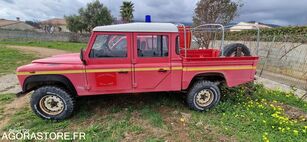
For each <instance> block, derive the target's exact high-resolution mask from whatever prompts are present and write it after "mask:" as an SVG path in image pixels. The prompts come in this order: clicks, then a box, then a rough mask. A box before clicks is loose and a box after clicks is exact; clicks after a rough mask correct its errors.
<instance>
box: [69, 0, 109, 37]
mask: <svg viewBox="0 0 307 142" xmlns="http://www.w3.org/2000/svg"><path fill="white" fill-rule="evenodd" d="M65 19H66V21H67V25H68V26H67V27H68V29H69V30H70V31H72V32H82V31H86V32H90V31H91V30H92V29H93V28H94V27H96V26H103V25H110V24H112V22H113V17H112V15H111V13H110V11H109V10H108V8H107V7H105V6H104V5H103V4H102V3H100V2H99V1H98V0H96V1H94V2H92V3H88V4H87V6H86V7H85V8H80V9H79V15H71V16H65Z"/></svg>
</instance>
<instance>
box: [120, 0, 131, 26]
mask: <svg viewBox="0 0 307 142" xmlns="http://www.w3.org/2000/svg"><path fill="white" fill-rule="evenodd" d="M133 11H134V3H132V2H131V1H123V5H122V6H120V14H121V17H122V20H123V21H124V22H125V23H130V22H132V20H133Z"/></svg>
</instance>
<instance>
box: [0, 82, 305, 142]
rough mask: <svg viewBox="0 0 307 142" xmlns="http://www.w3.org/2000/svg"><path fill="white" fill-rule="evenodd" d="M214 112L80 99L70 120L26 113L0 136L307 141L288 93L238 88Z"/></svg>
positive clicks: (150, 98) (142, 101)
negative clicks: (24, 131) (40, 133)
mask: <svg viewBox="0 0 307 142" xmlns="http://www.w3.org/2000/svg"><path fill="white" fill-rule="evenodd" d="M222 92H223V94H224V95H223V97H222V100H221V102H220V103H219V105H218V106H217V107H215V108H214V109H212V110H209V111H207V112H196V111H191V110H189V109H188V108H187V105H186V104H185V103H184V97H183V95H182V94H167V93H159V94H158V93H156V94H139V95H111V96H100V97H85V98H80V99H79V104H78V106H79V109H78V111H77V112H76V114H74V116H73V117H72V118H70V119H69V120H65V121H61V122H53V121H45V120H42V119H40V118H38V117H37V116H36V115H35V114H34V113H32V111H31V110H30V109H29V107H25V108H24V109H22V110H19V111H18V112H17V113H16V114H15V115H14V116H13V117H12V119H11V121H10V122H9V124H8V125H7V126H6V128H5V129H4V130H6V131H7V130H9V129H29V130H30V131H31V132H38V131H47V132H48V131H69V132H73V131H82V132H85V133H86V140H85V141H148V142H155V141H165V140H168V141H244V142H246V141H253V142H254V141H266V142H267V141H276V142H277V141H278V142H282V141H284V142H290V141H295V142H300V141H301V142H305V141H307V133H306V131H307V121H306V119H307V118H306V113H307V103H306V102H303V101H300V100H299V99H297V98H296V97H295V96H294V95H293V94H292V93H283V92H280V91H272V90H267V89H264V88H263V86H261V85H243V86H240V87H237V88H233V89H225V88H224V89H223V90H222Z"/></svg>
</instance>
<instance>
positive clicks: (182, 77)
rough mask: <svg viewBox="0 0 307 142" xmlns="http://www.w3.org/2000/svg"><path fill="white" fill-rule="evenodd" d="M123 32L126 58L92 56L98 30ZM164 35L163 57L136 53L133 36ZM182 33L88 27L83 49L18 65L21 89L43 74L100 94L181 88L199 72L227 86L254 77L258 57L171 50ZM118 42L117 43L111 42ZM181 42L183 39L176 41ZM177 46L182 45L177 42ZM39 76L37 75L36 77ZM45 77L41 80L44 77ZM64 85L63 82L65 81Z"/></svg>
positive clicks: (77, 89)
mask: <svg viewBox="0 0 307 142" xmlns="http://www.w3.org/2000/svg"><path fill="white" fill-rule="evenodd" d="M101 34H103V35H109V34H117V35H124V36H125V37H126V38H122V40H123V39H125V40H126V42H127V43H126V44H127V57H125V58H91V57H90V52H91V49H92V47H93V44H94V42H95V39H96V37H97V36H98V35H101ZM152 35H163V36H166V37H167V38H168V40H167V43H166V44H167V47H168V51H169V52H168V56H167V57H151V58H143V57H138V56H137V54H138V50H137V48H136V47H137V46H138V45H137V44H138V41H137V38H136V37H137V36H144V37H146V36H152ZM178 36H179V38H180V39H183V38H182V36H183V34H180V31H179V30H178V32H174V31H171V32H167V31H166V32H165V31H162V32H161V31H148V32H146V31H138V30H136V31H127V30H123V31H121V30H120V29H119V30H118V31H117V30H114V31H108V30H107V31H93V32H92V34H91V37H90V40H89V42H88V45H87V48H86V50H85V51H84V53H82V54H83V60H84V61H85V63H86V64H84V62H82V61H81V60H80V54H79V53H73V54H64V55H57V56H52V57H49V58H45V59H38V60H34V61H33V62H32V63H31V64H28V65H25V66H21V67H19V68H18V69H17V75H18V79H19V83H20V85H21V86H22V88H23V92H24V93H25V92H29V91H31V90H34V89H35V88H36V87H37V86H39V85H38V84H40V83H42V82H39V81H37V82H36V83H34V84H33V83H32V84H27V80H31V77H33V76H40V77H41V78H44V79H47V78H48V77H51V78H52V76H50V75H60V76H62V77H63V78H65V79H66V82H67V84H70V85H71V87H73V89H74V91H75V93H76V95H78V96H89V95H103V94H122V93H141V92H161V91H184V90H187V89H188V88H189V86H190V85H191V83H193V80H194V79H195V78H197V77H198V76H209V77H210V76H211V77H217V78H221V79H223V80H224V81H225V84H226V85H227V86H228V87H233V86H237V85H240V84H243V83H247V82H250V81H253V80H254V75H255V72H256V65H257V62H258V57H253V56H249V57H219V56H218V55H219V52H220V51H219V50H215V49H199V50H191V51H188V52H187V56H184V53H183V50H182V51H181V52H179V53H178V52H176V48H178V47H177V46H178V45H177V41H178V39H177V37H178ZM186 42H187V43H189V42H191V40H187V41H186ZM115 44H118V43H115ZM180 45H182V40H181V42H180ZM181 48H182V46H181ZM40 80H41V79H40ZM47 81H48V80H46V82H47ZM64 84H65V83H64Z"/></svg>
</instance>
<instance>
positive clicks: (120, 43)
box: [86, 32, 132, 94]
mask: <svg viewBox="0 0 307 142" xmlns="http://www.w3.org/2000/svg"><path fill="white" fill-rule="evenodd" d="M131 35H132V34H131V33H104V32H103V33H102V32H97V33H94V35H93V37H92V38H94V41H93V42H92V43H91V44H92V45H90V46H91V49H90V51H89V58H88V61H87V65H86V75H87V79H88V84H89V86H88V89H89V91H90V92H91V93H92V94H109V93H125V92H131V91H132V65H131V57H132V52H131V45H132V43H131Z"/></svg>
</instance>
